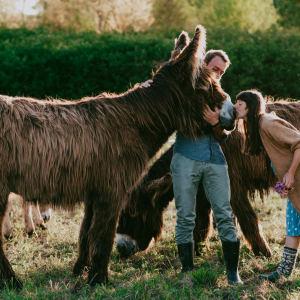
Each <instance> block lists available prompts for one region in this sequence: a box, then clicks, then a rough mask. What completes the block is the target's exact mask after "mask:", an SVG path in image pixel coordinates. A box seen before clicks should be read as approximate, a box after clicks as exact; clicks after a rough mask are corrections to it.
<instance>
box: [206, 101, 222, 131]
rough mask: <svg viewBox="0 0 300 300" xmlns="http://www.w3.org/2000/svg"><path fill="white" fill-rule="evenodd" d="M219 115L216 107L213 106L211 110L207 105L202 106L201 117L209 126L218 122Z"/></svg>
mask: <svg viewBox="0 0 300 300" xmlns="http://www.w3.org/2000/svg"><path fill="white" fill-rule="evenodd" d="M219 117H220V112H219V110H218V108H217V107H215V111H212V110H211V109H210V108H209V106H208V105H206V107H205V108H204V112H203V119H204V120H205V121H206V122H207V123H208V124H210V125H211V126H214V125H216V124H218V123H219Z"/></svg>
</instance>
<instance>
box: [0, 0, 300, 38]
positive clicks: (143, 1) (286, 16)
mask: <svg viewBox="0 0 300 300" xmlns="http://www.w3.org/2000/svg"><path fill="white" fill-rule="evenodd" d="M17 1H19V0H0V24H1V26H2V27H9V28H17V27H27V28H35V27H43V28H48V29H51V30H57V29H66V30H73V31H85V30H90V31H96V32H97V33H103V32H107V31H109V32H111V31H117V32H128V31H131V30H133V31H145V30H149V29H153V28H154V29H159V30H161V29H165V28H169V29H172V28H179V29H185V30H191V29H192V28H193V27H194V26H195V24H198V23H201V24H203V25H204V26H212V25H214V26H233V27H235V28H238V29H247V30H248V31H249V32H254V31H256V30H264V29H270V28H272V27H274V26H275V27H279V28H286V29H289V30H291V29H297V28H299V27H300V2H299V1H298V0H264V1H261V0H213V1H212V0H38V1H37V3H36V5H35V7H34V8H35V9H36V11H37V14H36V15H32V16H28V15H25V14H24V12H23V11H18V10H16V2H17ZM26 1H28V0H23V4H24V5H25V4H26Z"/></svg>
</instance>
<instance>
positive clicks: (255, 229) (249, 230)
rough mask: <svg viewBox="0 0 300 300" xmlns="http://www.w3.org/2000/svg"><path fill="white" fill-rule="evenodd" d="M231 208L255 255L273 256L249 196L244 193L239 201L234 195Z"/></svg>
mask: <svg viewBox="0 0 300 300" xmlns="http://www.w3.org/2000/svg"><path fill="white" fill-rule="evenodd" d="M231 206H232V210H233V213H234V214H235V216H236V218H237V220H238V222H239V224H240V227H241V230H242V232H243V235H244V237H245V239H246V242H247V244H248V245H249V246H250V248H251V249H252V251H253V253H254V254H255V255H256V256H259V255H264V256H266V257H270V256H272V251H271V249H270V247H269V245H268V243H267V242H266V240H265V238H264V236H263V233H262V230H261V226H260V224H259V220H258V217H257V215H256V213H255V211H254V209H253V208H252V206H251V204H250V202H249V199H248V197H247V194H246V193H244V195H243V197H242V195H239V198H238V200H237V198H236V197H235V195H233V193H232V198H231Z"/></svg>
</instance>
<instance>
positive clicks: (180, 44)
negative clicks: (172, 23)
mask: <svg viewBox="0 0 300 300" xmlns="http://www.w3.org/2000/svg"><path fill="white" fill-rule="evenodd" d="M189 42H190V38H189V36H188V33H187V32H185V31H182V32H181V34H180V36H179V38H178V39H175V47H174V50H173V51H172V54H171V58H175V57H176V56H177V55H178V54H179V53H180V52H181V51H182V50H183V49H184V48H185V47H186V46H187V45H188V44H189Z"/></svg>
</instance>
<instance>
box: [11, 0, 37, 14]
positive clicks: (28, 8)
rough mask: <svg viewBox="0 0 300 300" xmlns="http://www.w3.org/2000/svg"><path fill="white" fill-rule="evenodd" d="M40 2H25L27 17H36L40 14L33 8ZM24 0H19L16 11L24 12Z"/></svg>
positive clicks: (28, 0)
mask: <svg viewBox="0 0 300 300" xmlns="http://www.w3.org/2000/svg"><path fill="white" fill-rule="evenodd" d="M37 2H38V0H25V7H24V14H25V15H36V14H37V13H38V11H37V10H35V9H33V8H32V7H33V6H34V5H35V4H36V3H37ZM23 3H24V1H23V0H18V1H17V3H16V9H18V10H19V11H22V10H23Z"/></svg>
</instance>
